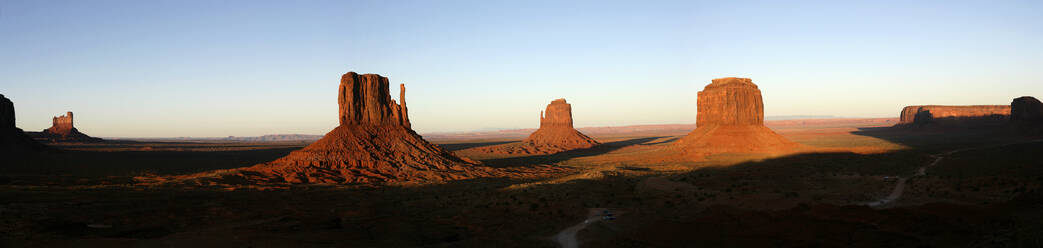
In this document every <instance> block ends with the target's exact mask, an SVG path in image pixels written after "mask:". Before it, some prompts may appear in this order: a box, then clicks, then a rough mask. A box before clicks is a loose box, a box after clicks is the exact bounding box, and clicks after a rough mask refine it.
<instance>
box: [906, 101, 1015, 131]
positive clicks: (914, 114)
mask: <svg viewBox="0 0 1043 248" xmlns="http://www.w3.org/2000/svg"><path fill="white" fill-rule="evenodd" d="M1010 111H1011V109H1010V105H969V106H945V105H915V106H906V107H905V108H902V114H901V117H900V118H899V121H898V124H897V126H923V125H927V124H943V125H951V124H958V125H973V124H981V123H989V122H996V123H1002V122H1004V121H1006V120H1007V118H1009V116H1010Z"/></svg>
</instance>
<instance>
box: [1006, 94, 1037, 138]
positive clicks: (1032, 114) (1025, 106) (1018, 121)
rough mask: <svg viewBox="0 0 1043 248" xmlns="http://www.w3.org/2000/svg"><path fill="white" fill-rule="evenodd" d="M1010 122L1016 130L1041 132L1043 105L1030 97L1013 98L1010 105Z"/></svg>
mask: <svg viewBox="0 0 1043 248" xmlns="http://www.w3.org/2000/svg"><path fill="white" fill-rule="evenodd" d="M1010 122H1011V124H1013V125H1014V126H1015V127H1016V128H1020V129H1027V130H1032V131H1043V103H1040V102H1039V100H1037V99H1036V98H1035V97H1031V96H1023V97H1018V98H1014V100H1013V101H1011V103H1010Z"/></svg>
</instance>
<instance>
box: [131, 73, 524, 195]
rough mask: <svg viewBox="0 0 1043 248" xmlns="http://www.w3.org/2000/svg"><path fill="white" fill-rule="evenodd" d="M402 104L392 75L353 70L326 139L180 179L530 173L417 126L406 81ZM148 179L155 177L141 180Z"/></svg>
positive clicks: (422, 178) (371, 179) (278, 180)
mask: <svg viewBox="0 0 1043 248" xmlns="http://www.w3.org/2000/svg"><path fill="white" fill-rule="evenodd" d="M400 87H401V93H400V95H399V101H401V104H400V103H397V102H395V100H392V99H391V96H390V94H389V88H388V79H387V78H386V77H382V76H380V75H377V74H363V75H360V74H357V73H355V72H348V73H347V74H344V75H343V76H342V77H341V80H340V88H339V90H338V92H337V103H338V104H339V105H340V108H339V110H338V118H339V120H340V125H338V126H337V127H336V128H334V129H333V131H330V132H329V133H327V134H326V135H325V136H323V137H322V138H321V139H319V140H318V141H316V142H315V143H312V144H311V145H308V146H307V147H304V148H302V149H300V150H297V151H293V152H291V153H290V154H289V155H287V156H285V157H282V158H279V159H276V160H275V161H271V162H267V163H262V164H258V165H254V166H252V167H246V168H239V169H231V170H221V171H214V172H206V173H200V174H196V175H189V176H184V177H179V178H175V179H178V181H179V182H182V183H192V181H195V183H197V184H203V185H206V184H212V183H217V184H268V183H275V184H284V183H406V182H442V181H449V180H459V179H469V178H476V177H500V176H514V177H525V175H522V174H525V173H527V172H518V171H517V170H512V171H508V170H498V169H493V168H490V167H486V166H480V163H479V162H475V161H472V160H469V159H466V158H461V157H457V156H456V155H455V154H453V153H452V152H450V151H447V150H445V149H443V148H441V147H439V146H437V145H434V144H431V143H429V142H427V141H426V140H424V139H423V138H422V137H421V136H420V135H418V134H417V133H416V132H414V131H413V130H412V129H411V124H410V122H409V116H408V114H407V113H408V112H407V107H406V102H405V94H406V93H405V92H406V91H405V85H404V84H403V85H400ZM139 180H140V181H145V183H148V182H147V181H149V180H160V181H164V180H165V179H155V178H139Z"/></svg>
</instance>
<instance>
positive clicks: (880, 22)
mask: <svg viewBox="0 0 1043 248" xmlns="http://www.w3.org/2000/svg"><path fill="white" fill-rule="evenodd" d="M1041 13H1043V1H862V2H859V1H620V2H615V1H485V0H483V1H12V0H0V94H3V95H4V96H6V97H7V98H9V99H11V100H12V101H14V103H15V108H16V119H17V123H16V124H17V125H18V127H20V128H22V129H25V130H27V131H40V130H43V129H45V128H47V127H49V126H50V124H51V117H52V116H56V115H59V114H63V113H65V112H66V111H73V112H74V113H75V117H76V120H75V121H76V123H75V124H76V127H77V128H78V129H79V130H80V131H82V132H84V133H87V134H89V135H92V136H98V137H185V136H191V137H220V136H257V135H264V134H291V133H300V134H324V133H325V132H328V131H329V130H331V129H333V127H335V126H336V125H337V104H336V102H337V97H336V91H337V86H338V84H339V80H340V76H341V75H342V74H344V73H346V72H349V71H355V72H359V73H377V74H380V75H383V76H386V77H388V78H389V79H390V81H391V83H392V84H398V83H405V84H406V87H407V89H408V90H407V96H406V97H407V98H408V101H407V102H408V107H409V114H410V119H411V121H412V123H413V128H414V129H415V130H417V132H420V133H431V132H456V131H472V130H488V129H497V128H535V127H537V126H538V124H539V119H538V115H539V111H540V110H542V109H543V108H544V107H545V106H546V105H547V104H548V103H550V101H551V100H553V99H557V98H566V99H567V100H568V102H569V103H572V108H573V117H574V119H575V121H574V122H575V125H576V126H577V127H588V126H620V125H637V124H671V123H694V122H695V115H696V94H697V92H698V91H699V90H701V89H702V87H704V86H705V85H706V84H709V83H710V80H711V79H714V78H721V77H732V76H734V77H748V78H752V79H753V82H754V83H756V84H757V85H758V86H759V87H760V89H761V92H762V94H763V98H764V104H765V115H767V116H789V115H830V116H840V117H897V116H898V114H899V110H900V109H901V108H902V107H903V106H906V105H921V104H952V105H976V104H1009V103H1010V101H1011V100H1012V99H1013V98H1015V97H1020V96H1026V95H1028V96H1036V97H1043V45H1040V44H1043V25H1040V24H1043V14H1041ZM392 86H393V85H392ZM391 88H392V92H391V95H392V96H394V97H395V98H397V96H398V88H397V87H391Z"/></svg>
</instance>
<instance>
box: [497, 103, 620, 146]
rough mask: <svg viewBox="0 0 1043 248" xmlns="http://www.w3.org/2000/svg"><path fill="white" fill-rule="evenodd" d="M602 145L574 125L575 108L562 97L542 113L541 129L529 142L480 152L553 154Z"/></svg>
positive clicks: (527, 139)
mask: <svg viewBox="0 0 1043 248" xmlns="http://www.w3.org/2000/svg"><path fill="white" fill-rule="evenodd" d="M599 144H601V143H598V141H596V140H594V139H592V138H590V137H589V136H587V135H584V134H583V133H580V132H579V131H578V130H576V129H575V128H574V127H573V126H572V105H571V104H569V103H567V102H565V99H564V98H562V99H557V100H554V101H551V103H550V104H547V109H546V110H545V111H543V112H540V128H539V129H537V130H536V132H533V133H532V134H531V135H529V137H528V138H526V139H525V140H522V141H521V142H519V143H509V144H503V145H497V146H488V147H480V148H477V149H478V150H479V151H482V152H486V153H502V154H553V153H559V152H563V151H569V150H577V149H585V148H591V147H594V146H596V145H599Z"/></svg>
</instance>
